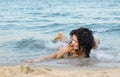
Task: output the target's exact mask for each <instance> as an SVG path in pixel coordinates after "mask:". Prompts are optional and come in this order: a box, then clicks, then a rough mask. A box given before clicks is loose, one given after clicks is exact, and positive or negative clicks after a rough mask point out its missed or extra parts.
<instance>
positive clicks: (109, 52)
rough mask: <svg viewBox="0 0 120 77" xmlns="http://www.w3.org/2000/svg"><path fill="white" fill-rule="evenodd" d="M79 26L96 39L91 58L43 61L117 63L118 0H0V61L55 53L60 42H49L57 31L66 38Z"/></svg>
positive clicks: (14, 61) (13, 61)
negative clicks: (95, 47)
mask: <svg viewBox="0 0 120 77" xmlns="http://www.w3.org/2000/svg"><path fill="white" fill-rule="evenodd" d="M79 27H86V28H89V29H91V30H92V31H93V33H94V36H95V37H97V38H99V39H100V45H99V47H98V49H96V50H92V51H91V54H90V56H91V58H90V59H88V60H87V61H86V59H85V60H81V59H78V58H77V59H69V58H64V59H60V60H51V61H45V62H43V63H44V64H46V65H50V64H53V65H64V64H66V65H68V64H71V65H80V66H82V65H88V66H89V65H94V66H99V65H104V66H105V64H106V66H109V65H113V67H116V66H118V65H119V63H120V0H0V64H1V65H2V64H3V65H4V64H17V63H24V62H25V60H28V59H35V58H39V57H42V56H45V55H48V54H52V53H55V52H57V51H58V49H59V48H60V47H61V46H62V45H63V44H64V43H62V42H58V43H55V42H53V39H54V37H55V36H57V33H58V32H59V31H62V32H63V34H64V35H65V36H66V37H68V38H69V40H70V37H69V32H70V31H71V30H73V29H77V28H79ZM39 64H42V62H40V63H39ZM116 64H118V65H116ZM110 67H111V66H110Z"/></svg>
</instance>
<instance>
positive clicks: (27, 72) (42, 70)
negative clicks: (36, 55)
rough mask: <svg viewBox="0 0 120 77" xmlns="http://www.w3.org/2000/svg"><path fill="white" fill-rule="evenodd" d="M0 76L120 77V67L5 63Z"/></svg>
mask: <svg viewBox="0 0 120 77" xmlns="http://www.w3.org/2000/svg"><path fill="white" fill-rule="evenodd" d="M0 77H120V68H96V67H77V66H76V67H61V66H59V67H58V66H33V65H29V64H24V65H23V64H21V65H8V66H7V65H5V66H0Z"/></svg>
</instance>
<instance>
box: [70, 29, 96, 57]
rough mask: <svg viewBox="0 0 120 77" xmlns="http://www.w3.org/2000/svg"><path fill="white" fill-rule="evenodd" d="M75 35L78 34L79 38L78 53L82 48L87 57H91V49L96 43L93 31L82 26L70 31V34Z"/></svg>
mask: <svg viewBox="0 0 120 77" xmlns="http://www.w3.org/2000/svg"><path fill="white" fill-rule="evenodd" d="M73 35H76V36H77V39H78V46H79V49H78V52H77V53H78V54H79V51H80V50H81V48H82V51H83V52H84V54H85V58H89V57H90V51H91V49H92V47H93V46H94V45H95V42H94V37H93V32H92V31H91V30H89V29H88V28H83V27H81V28H78V29H75V30H72V31H71V32H70V36H71V37H72V36H73Z"/></svg>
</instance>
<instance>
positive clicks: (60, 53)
mask: <svg viewBox="0 0 120 77" xmlns="http://www.w3.org/2000/svg"><path fill="white" fill-rule="evenodd" d="M71 50H72V47H71V46H70V45H69V44H68V45H66V46H65V47H63V48H62V49H60V50H59V51H58V52H57V53H54V54H50V55H48V56H45V57H42V58H38V59H34V60H27V61H26V62H27V63H33V62H39V61H43V60H47V59H53V58H55V59H58V58H61V57H62V56H64V55H65V54H66V53H68V52H70V51H71Z"/></svg>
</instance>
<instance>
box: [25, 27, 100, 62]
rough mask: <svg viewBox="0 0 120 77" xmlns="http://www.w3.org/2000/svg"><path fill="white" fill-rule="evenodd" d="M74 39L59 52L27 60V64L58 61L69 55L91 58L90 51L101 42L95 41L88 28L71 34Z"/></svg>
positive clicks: (76, 30)
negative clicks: (51, 60)
mask: <svg viewBox="0 0 120 77" xmlns="http://www.w3.org/2000/svg"><path fill="white" fill-rule="evenodd" d="M70 36H71V38H72V40H71V42H70V43H69V44H67V45H66V46H65V47H63V48H61V49H60V50H59V51H58V52H56V53H54V54H50V55H48V56H45V57H43V58H39V59H34V60H27V62H29V63H32V62H39V61H42V60H46V59H52V58H55V59H58V58H61V57H63V56H64V55H65V54H69V56H72V57H85V58H89V57H90V51H91V49H92V48H96V47H97V44H99V40H97V42H96V40H95V39H94V37H93V33H92V31H91V30H89V29H88V28H78V29H75V30H72V31H71V32H70Z"/></svg>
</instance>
